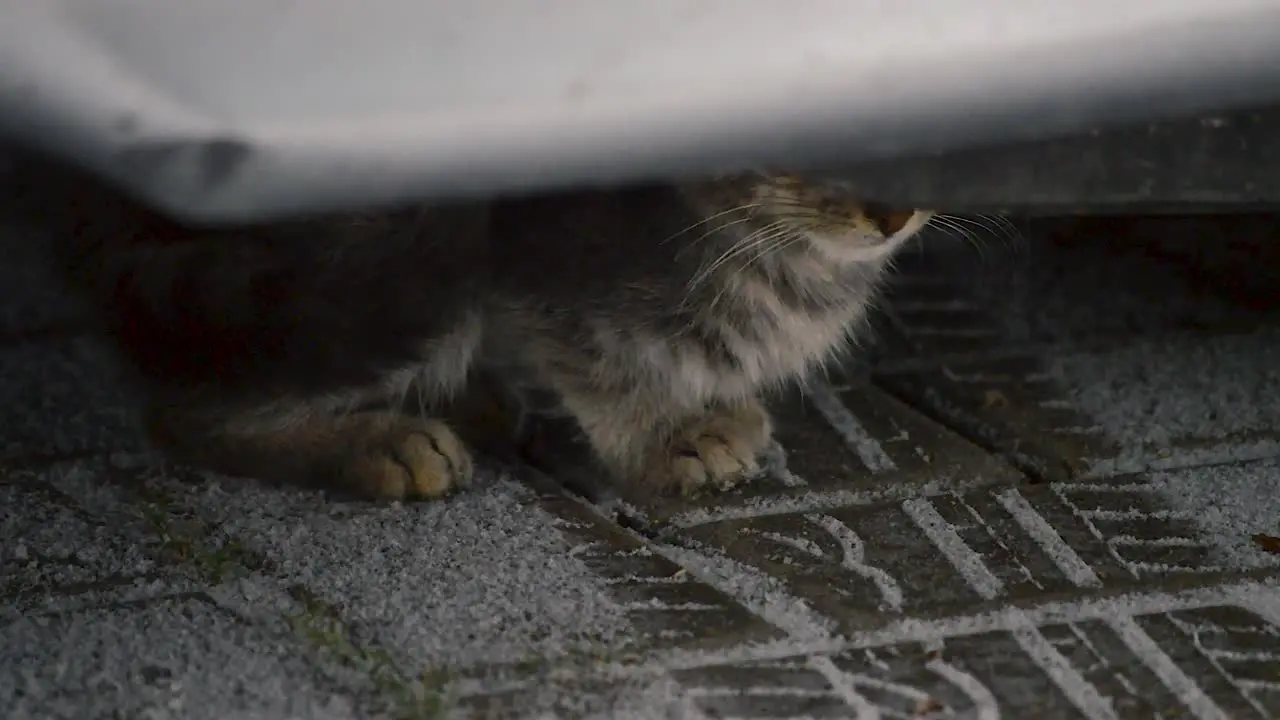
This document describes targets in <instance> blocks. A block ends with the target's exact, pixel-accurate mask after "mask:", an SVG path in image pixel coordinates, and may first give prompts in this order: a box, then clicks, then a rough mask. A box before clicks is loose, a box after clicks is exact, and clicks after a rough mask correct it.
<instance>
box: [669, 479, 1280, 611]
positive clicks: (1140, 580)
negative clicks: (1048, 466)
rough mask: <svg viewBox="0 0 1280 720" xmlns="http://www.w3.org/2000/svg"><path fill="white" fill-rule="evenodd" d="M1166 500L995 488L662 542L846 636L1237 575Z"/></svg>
mask: <svg viewBox="0 0 1280 720" xmlns="http://www.w3.org/2000/svg"><path fill="white" fill-rule="evenodd" d="M1165 500H1166V499H1165V497H1164V496H1163V495H1162V493H1161V488H1160V487H1159V486H1158V485H1156V484H1154V483H1151V482H1143V481H1140V480H1136V479H1134V478H1121V479H1116V480H1111V481H1102V482H1093V483H1054V484H1052V485H1037V486H1031V487H1010V486H1004V487H996V488H980V489H974V490H969V491H966V492H952V493H943V494H936V495H919V496H916V497H912V498H909V499H907V500H904V501H898V502H893V503H880V504H874V505H862V506H854V507H845V508H836V509H829V510H825V511H821V512H812V513H788V514H782V515H767V516H760V517H752V518H735V519H730V520H721V521H715V522H711V523H707V524H704V525H699V526H695V527H690V528H685V529H684V530H682V531H681V532H680V533H679V535H678V536H677V537H676V538H675V539H672V540H670V541H671V542H676V543H678V544H680V545H682V546H684V547H688V548H691V549H693V550H695V551H697V552H700V553H703V554H704V556H705V557H706V558H708V559H707V561H706V563H705V564H718V565H721V566H724V565H726V564H727V565H729V566H732V567H734V568H737V569H738V572H745V573H755V574H758V576H763V577H767V578H770V579H772V580H775V581H777V582H778V583H779V584H780V585H779V587H780V589H781V591H782V592H784V593H786V594H787V595H788V596H789V597H790V598H791V600H792V602H793V603H795V602H800V603H803V604H804V605H805V606H807V607H808V608H811V609H812V611H813V612H814V613H816V614H817V616H818V617H817V618H816V620H814V622H817V623H819V624H824V623H825V622H826V621H828V620H829V621H831V622H833V623H834V625H835V628H836V629H837V630H838V631H839V632H843V633H850V632H857V631H865V630H868V629H871V628H874V627H878V626H881V625H885V624H888V623H892V622H894V621H895V619H897V618H901V617H913V616H914V617H933V616H938V615H943V614H956V613H962V612H980V611H984V610H991V609H995V608H998V607H1002V606H1004V605H1006V604H1008V603H1009V602H1011V601H1014V602H1023V601H1026V600H1028V599H1036V598H1063V597H1090V596H1094V595H1100V594H1114V592H1116V591H1117V590H1118V589H1119V590H1124V589H1132V588H1139V587H1146V588H1154V587H1171V588H1180V587H1186V586H1188V585H1191V584H1207V583H1211V582H1216V581H1220V580H1221V579H1222V578H1223V577H1231V576H1232V574H1233V573H1236V572H1238V571H1239V570H1240V565H1239V564H1237V563H1235V562H1233V558H1230V557H1224V556H1223V554H1222V553H1221V552H1220V550H1219V545H1220V542H1219V540H1218V539H1217V538H1216V537H1212V536H1208V535H1207V534H1206V533H1205V532H1204V531H1203V529H1202V527H1201V525H1200V523H1199V522H1198V521H1197V519H1196V518H1195V517H1194V515H1192V514H1190V513H1186V512H1176V511H1171V510H1169V509H1168V507H1167V505H1166V504H1165ZM1246 537H1247V536H1246ZM1257 558H1258V562H1257V563H1256V564H1255V567H1270V568H1280V558H1276V557H1275V556H1271V555H1264V554H1263V553H1261V552H1259V553H1258V554H1257ZM685 562H686V564H690V565H691V566H694V567H697V565H695V564H694V563H695V562H696V561H694V560H693V559H690V558H686V560H685ZM721 580H722V582H723V580H724V579H723V578H721ZM730 587H732V585H730ZM747 602H749V600H747ZM761 612H762V614H766V613H767V610H761ZM780 624H784V623H780ZM784 625H785V624H784Z"/></svg>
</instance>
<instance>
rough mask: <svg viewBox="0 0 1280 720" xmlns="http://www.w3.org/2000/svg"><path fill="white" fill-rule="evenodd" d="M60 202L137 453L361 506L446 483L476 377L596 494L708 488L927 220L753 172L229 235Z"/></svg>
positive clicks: (462, 454)
mask: <svg viewBox="0 0 1280 720" xmlns="http://www.w3.org/2000/svg"><path fill="white" fill-rule="evenodd" d="M70 207H71V212H70V214H69V217H71V218H74V219H75V220H76V222H75V227H74V228H73V229H72V232H71V235H72V237H74V239H75V242H74V243H72V244H71V246H70V248H69V250H70V252H69V254H68V255H67V256H66V259H67V263H66V268H67V270H68V275H69V277H70V279H71V280H72V281H73V282H74V283H75V285H76V286H77V287H78V288H80V289H81V290H82V291H84V292H86V293H88V294H90V295H91V296H92V297H93V298H94V299H95V300H96V302H97V305H98V306H99V307H101V308H102V311H103V312H102V316H103V323H104V328H105V329H106V330H107V335H108V336H109V337H110V338H111V339H112V341H113V342H114V344H115V346H116V347H117V348H118V349H119V351H120V354H121V357H122V358H124V359H125V360H126V361H127V365H128V367H129V368H130V370H131V371H132V373H131V374H132V375H133V376H134V377H135V378H136V379H137V380H138V383H139V387H140V388H141V390H142V395H143V397H144V399H145V406H146V407H145V412H144V416H145V418H146V426H147V427H148V429H149V432H150V434H151V437H152V438H153V440H154V442H155V443H156V445H157V446H158V447H160V448H161V449H163V450H165V451H167V452H168V453H170V454H171V455H173V456H174V457H175V458H177V459H180V460H184V461H187V462H192V463H195V464H198V465H202V466H205V467H207V468H210V469H213V470H217V471H220V472H223V473H227V474H232V475H240V476H253V477H258V478H262V479H266V480H276V481H284V482H304V483H320V484H325V485H330V486H335V485H336V486H337V487H339V488H343V489H346V490H349V491H352V492H354V493H356V494H359V495H363V496H368V497H376V498H426V497H436V496H440V495H442V494H444V493H446V492H448V491H449V490H451V489H453V488H455V487H459V486H462V485H465V484H466V482H467V481H468V480H469V479H470V477H471V474H472V461H471V455H470V452H469V451H468V449H467V443H464V442H463V440H462V439H460V437H459V435H463V436H466V435H467V434H468V428H467V427H464V426H463V425H462V424H457V423H455V424H452V425H451V424H450V423H448V422H446V421H445V420H444V419H442V418H443V417H444V415H445V414H446V413H447V409H448V405H449V401H450V399H451V398H453V397H455V396H456V395H457V394H458V392H459V391H460V390H462V389H463V388H464V386H466V384H467V383H468V380H469V378H471V377H472V376H473V375H474V374H475V371H476V369H477V368H485V369H486V376H492V377H497V378H503V379H507V380H510V379H514V378H519V379H520V380H521V381H522V382H523V381H528V380H532V381H533V382H535V383H536V384H537V385H539V386H541V387H544V388H548V389H550V390H553V391H554V392H555V393H556V394H557V395H558V397H559V398H560V400H561V401H562V403H563V407H564V408H565V409H566V410H567V411H568V412H569V413H570V414H572V416H573V417H574V418H576V419H577V421H578V424H579V426H580V427H581V429H582V431H583V433H584V434H585V436H586V437H587V438H588V439H589V441H590V444H591V447H592V449H593V450H594V454H595V456H596V458H597V459H598V460H599V462H600V463H601V464H602V466H603V467H604V468H605V469H607V470H608V471H609V472H610V473H611V474H612V476H613V477H614V478H615V479H616V480H617V481H618V482H621V483H628V484H631V485H632V486H633V487H634V486H635V485H636V484H639V486H640V487H641V488H642V489H651V490H654V491H665V490H674V491H682V492H688V491H693V490H696V489H698V488H701V487H704V486H714V487H727V486H731V485H732V484H734V483H735V482H737V481H738V480H739V479H741V478H742V477H743V475H744V474H747V473H749V472H750V471H751V470H752V469H754V467H755V464H756V458H757V455H758V454H759V453H760V451H761V450H762V449H764V447H765V446H766V445H767V443H768V442H769V440H770V434H771V424H770V420H769V416H768V413H767V412H766V411H765V409H764V408H763V406H762V405H761V403H760V401H759V398H760V396H761V394H762V393H764V392H767V391H769V390H770V389H772V388H775V387H778V386H781V385H783V384H785V383H787V382H790V381H794V380H796V379H799V378H803V377H804V376H805V375H806V374H807V373H810V372H812V371H813V370H814V369H815V368H817V367H818V366H820V365H821V363H822V362H823V361H824V360H826V359H827V358H828V357H830V356H831V355H832V353H833V352H834V351H835V350H837V349H839V348H840V347H841V346H842V345H844V344H845V343H846V342H847V341H848V340H849V339H850V337H851V334H853V333H854V332H856V330H857V329H858V328H859V325H860V322H861V321H862V319H863V317H864V314H865V312H866V309H867V306H868V303H869V302H870V301H871V299H872V297H873V294H874V293H875V290H876V287H877V285H878V283H879V281H880V279H881V277H882V275H883V274H884V272H885V269H886V265H887V263H888V261H889V259H890V257H891V256H892V254H893V252H894V250H895V249H897V248H898V247H900V246H901V244H902V243H903V242H904V241H905V240H906V239H907V238H908V237H910V236H911V235H913V234H914V233H916V232H917V231H918V230H919V229H920V228H921V227H923V225H924V224H925V223H926V222H927V221H928V219H929V213H927V212H920V211H914V212H912V211H909V212H892V211H889V210H886V209H883V208H877V207H874V206H865V205H863V204H861V203H859V202H858V201H857V200H855V199H852V198H849V197H847V196H846V195H844V194H842V193H840V192H839V188H838V187H834V186H830V185H827V184H824V183H821V182H816V181H806V180H804V179H802V178H799V177H795V176H791V175H778V174H764V173H745V174H741V175H734V176H729V177H720V178H713V179H708V180H705V181H700V182H690V183H685V184H651V185H646V186H636V187H626V188H613V189H601V190H594V191H582V192H572V193H562V194H558V195H549V196H543V197H533V198H523V199H507V200H499V201H494V202H490V203H484V204H473V205H453V206H436V207H430V208H416V209H411V210H403V211H396V212H386V213H370V214H365V215H361V216H345V217H339V218H324V219H313V220H306V221H299V222H294V223H287V224H277V225H272V226H270V227H261V228H256V229H251V230H246V229H242V230H236V231H226V230H224V231H196V230H192V229H188V228H183V227H180V226H178V225H175V224H173V223H171V222H168V221H166V220H163V219H161V218H159V217H156V216H154V215H152V214H149V213H147V212H145V211H144V210H142V209H140V208H137V207H133V206H130V205H129V204H128V203H125V202H122V201H120V200H119V199H118V198H106V197H103V196H102V195H101V194H100V191H97V190H94V191H89V190H85V191H83V192H80V193H78V195H77V197H76V199H75V200H73V201H72V202H71V203H70ZM411 393H412V394H411ZM406 396H410V397H411V399H412V400H414V401H416V402H410V403H408V405H407V407H409V408H411V409H412V410H413V411H412V412H405V411H404V410H403V409H402V408H403V407H404V404H403V403H402V402H401V401H402V400H403V399H404V398H405V397H406ZM455 429H456V430H457V432H455Z"/></svg>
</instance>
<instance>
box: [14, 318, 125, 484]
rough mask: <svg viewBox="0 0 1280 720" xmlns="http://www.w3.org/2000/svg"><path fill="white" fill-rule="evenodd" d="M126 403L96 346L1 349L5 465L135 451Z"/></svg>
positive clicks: (74, 341) (73, 343)
mask: <svg viewBox="0 0 1280 720" xmlns="http://www.w3.org/2000/svg"><path fill="white" fill-rule="evenodd" d="M126 398H127V395H126V393H125V391H124V389H123V388H122V384H121V382H120V379H119V376H118V375H117V374H116V373H115V371H114V370H113V367H112V365H111V364H110V362H109V361H108V359H107V355H106V354H105V353H104V352H103V351H102V349H101V347H100V346H99V345H97V344H96V343H95V342H93V341H90V340H87V339H82V338H71V339H63V340H53V341H49V342H44V343H38V344H37V343H18V344H10V345H0V459H18V458H23V459H32V458H41V457H60V456H71V455H82V454H87V453H95V452H97V453H105V452H112V451H128V450H137V449H139V448H141V447H142V446H143V442H142V436H141V433H140V432H139V429H138V425H137V423H136V421H135V416H134V415H133V414H132V412H131V408H130V406H129V404H128V401H127V399H126Z"/></svg>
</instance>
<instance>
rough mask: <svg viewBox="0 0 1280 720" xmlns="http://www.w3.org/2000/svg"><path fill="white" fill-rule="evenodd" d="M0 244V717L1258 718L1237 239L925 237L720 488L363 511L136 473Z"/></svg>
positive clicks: (539, 492)
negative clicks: (683, 494) (833, 359)
mask: <svg viewBox="0 0 1280 720" xmlns="http://www.w3.org/2000/svg"><path fill="white" fill-rule="evenodd" d="M6 212H7V211H6ZM5 217H8V218H9V219H8V220H7V221H6V222H7V225H6V226H5V228H4V233H5V238H4V240H5V242H4V243H3V247H4V249H5V253H6V256H5V257H6V258H8V259H6V260H5V261H4V262H3V263H2V264H0V293H3V294H4V296H5V299H6V304H5V305H4V306H3V309H0V333H2V336H3V338H4V341H3V344H2V345H0V715H3V716H4V717H6V718H11V719H13V720H17V719H19V718H157V719H158V718H207V719H209V720H230V719H237V718H262V719H267V718H335V719H337V718H357V717H360V718H363V717H385V718H437V717H439V718H443V717H599V718H626V717H635V718H668V717H669V718H719V717H740V718H745V717H750V718H799V717H830V718H836V717H841V718H843V717H849V718H860V719H863V720H869V719H872V718H886V719H887V718H933V719H938V718H978V719H983V720H986V719H991V718H1045V719H1056V718H1090V719H1098V720H1101V719H1104V718H1123V719H1126V720H1127V719H1129V718H1134V719H1137V718H1175V717H1177V718H1198V719H1202V720H1210V719H1218V718H1274V717H1280V584H1277V580H1278V579H1280V539H1277V538H1278V537H1280V404H1277V402H1276V398H1277V397H1280V320H1278V319H1280V313H1277V309H1280V301H1277V300H1274V299H1271V298H1270V295H1272V294H1273V293H1271V292H1270V288H1271V287H1273V286H1274V282H1275V280H1274V279H1275V278H1277V277H1280V262H1276V260H1277V259H1280V258H1277V255H1278V254H1280V253H1277V252H1276V251H1275V250H1272V249H1271V246H1268V245H1266V244H1265V240H1266V239H1267V238H1263V237H1261V235H1265V234H1266V233H1268V232H1270V233H1271V237H1270V238H1269V239H1271V240H1277V239H1280V237H1276V233H1275V232H1274V231H1272V230H1270V229H1269V228H1267V227H1265V226H1261V227H1254V226H1252V225H1251V224H1250V221H1248V220H1241V221H1238V222H1236V223H1235V224H1234V225H1233V224H1231V223H1225V222H1214V223H1203V224H1195V225H1188V224H1185V223H1184V224H1177V223H1170V222H1168V221H1159V222H1153V223H1148V224H1145V225H1143V224H1138V225H1135V224H1132V223H1123V222H1093V223H1076V224H1068V223H1056V224H1040V225H1036V226H1030V227H1028V228H1025V229H1024V230H1023V233H1022V234H1023V237H1022V238H1020V239H1014V238H1010V237H1006V236H1005V235H1004V234H1002V233H1001V232H998V231H995V230H991V229H988V230H979V231H978V232H977V235H978V236H979V237H980V238H981V241H980V242H979V243H978V246H977V247H974V246H971V245H970V244H967V243H963V242H958V241H955V240H951V239H948V238H946V237H945V236H944V235H938V236H935V237H932V238H925V240H924V242H922V243H921V244H920V245H919V246H918V247H916V248H915V249H913V250H912V251H911V252H909V253H907V254H906V255H904V257H903V258H902V262H901V263H900V271H899V274H898V276H897V279H896V281H895V283H894V285H893V287H892V289H891V292H890V293H889V294H888V296H887V297H886V299H885V302H884V303H882V306H883V307H882V310H881V312H880V313H879V315H878V317H877V323H876V330H875V334H874V335H875V337H874V342H868V343H866V344H865V346H864V348H863V352H862V354H861V355H860V359H859V360H858V361H856V362H850V363H849V364H848V365H847V366H846V367H845V368H843V369H842V370H840V371H838V372H834V373H832V375H831V376H830V377H829V378H828V379H827V380H826V381H824V382H821V383H816V384H814V385H813V386H812V387H810V388H809V389H808V390H807V392H805V393H803V394H801V393H796V394H793V395H791V396H788V397H784V398H781V399H779V400H778V402H777V403H776V405H775V408H776V412H777V415H778V417H779V424H780V430H779V434H778V440H779V442H778V445H777V447H775V448H774V451H773V452H772V454H771V457H770V458H769V460H770V463H769V464H770V469H769V472H768V473H767V475H765V476H763V477H761V478H759V479H758V480H756V481H755V482H753V483H752V484H750V486H749V487H747V488H746V489H744V490H741V491H737V492H733V493H729V494H726V495H720V496H715V497H708V498H703V499H698V500H689V501H670V500H668V501H642V502H631V503H626V502H621V501H619V500H617V499H615V498H613V497H612V496H610V495H609V494H608V493H607V492H606V491H604V490H603V489H601V488H600V487H598V486H597V485H596V484H595V482H594V479H593V478H592V477H590V476H589V475H588V474H586V473H584V472H583V470H582V467H581V466H575V463H576V460H574V459H573V458H572V456H569V455H560V454H557V453H556V452H553V451H541V452H539V451H536V450H535V452H533V454H531V456H530V461H529V462H530V464H525V465H519V466H513V465H505V466H504V465H500V464H498V463H493V464H492V467H491V468H490V469H489V470H488V471H486V474H485V477H484V479H483V480H482V481H481V482H480V483H479V484H478V487H476V488H474V489H472V490H470V491H468V492H466V493H464V494H462V495H459V496H457V497H455V498H452V499H449V500H448V501H445V502H441V503H435V504H408V505H403V504H397V505H376V504H368V503H353V502H345V501H338V500H334V499H330V498H327V497H325V496H323V495H320V494H317V493H311V492H302V491H286V490H275V489H268V488H264V487H261V486H258V485H256V484H254V483H252V482H248V481H242V480H233V479H227V478H219V477H210V476H205V475H201V474H199V473H196V472H193V471H190V470H188V469H185V468H181V467H175V466H167V465H165V464H163V463H160V462H158V461H157V460H155V459H154V458H152V457H150V456H148V455H147V454H146V453H145V448H144V446H143V445H142V443H141V441H140V439H139V437H138V435H137V432H136V429H135V428H134V426H133V423H132V421H131V419H130V414H129V412H128V410H127V399H126V398H125V397H124V396H123V394H122V390H121V388H120V385H119V383H118V382H116V381H115V380H114V379H113V375H112V373H111V371H110V370H109V369H108V368H107V366H106V365H105V363H104V362H103V360H102V357H101V355H100V353H98V352H97V351H96V350H95V348H94V347H93V345H92V344H91V343H89V342H87V341H86V339H85V337H84V336H83V334H82V330H83V324H82V323H81V322H80V317H81V316H80V315H79V313H78V311H77V310H76V308H74V307H72V306H70V305H68V304H67V303H66V302H65V300H64V299H63V298H62V297H61V296H60V295H59V294H58V293H57V292H56V289H55V288H54V287H53V286H51V285H50V284H49V283H48V282H47V281H46V280H45V279H44V278H43V275H42V273H41V272H40V270H39V262H38V257H37V255H38V252H37V251H38V248H39V246H40V243H41V242H42V240H43V238H42V237H41V233H42V232H43V231H42V229H41V228H39V227H36V226H33V225H30V224H23V223H21V222H20V221H18V220H17V219H16V216H15V215H14V213H11V212H9V213H8V214H7V215H6V216H5ZM1277 247H1280V246H1277ZM1268 260H1269V261H1270V262H1269V264H1268ZM1267 267H1270V268H1272V270H1271V274H1270V275H1267V273H1266V271H1265V268H1267ZM548 427H549V428H551V430H549V431H548V432H549V433H551V435H552V436H554V431H555V425H554V423H550V422H549V423H548ZM546 447H552V448H554V443H553V444H552V445H549V446H546ZM566 486H568V487H569V488H571V490H570V489H566Z"/></svg>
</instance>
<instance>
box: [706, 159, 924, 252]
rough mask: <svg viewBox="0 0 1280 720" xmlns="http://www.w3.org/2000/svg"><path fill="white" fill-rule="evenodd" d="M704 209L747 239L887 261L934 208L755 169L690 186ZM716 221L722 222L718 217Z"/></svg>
mask: <svg viewBox="0 0 1280 720" xmlns="http://www.w3.org/2000/svg"><path fill="white" fill-rule="evenodd" d="M684 191H685V193H686V195H687V196H688V197H689V198H690V199H691V200H692V201H693V203H694V205H695V206H696V207H697V208H698V210H699V211H700V213H705V214H706V217H708V218H722V219H723V222H719V223H716V224H718V225H720V226H722V227H724V228H725V229H726V230H732V231H733V232H734V234H735V235H737V236H739V237H741V238H743V239H744V241H747V240H748V239H749V240H750V241H752V242H762V241H764V239H766V238H767V239H768V240H767V241H768V242H769V243H776V244H777V247H779V249H781V248H782V247H783V243H782V241H783V240H786V241H788V242H787V243H786V247H789V248H795V247H797V246H798V245H799V244H800V243H804V245H805V246H806V247H808V248H812V249H814V250H817V251H818V252H820V253H821V254H823V255H825V256H827V257H829V258H830V259H831V260H833V261H836V262H866V261H870V260H877V259H881V258H883V257H885V256H887V255H889V254H890V253H892V252H893V250H895V249H897V248H898V247H899V246H901V245H902V243H903V242H905V241H906V240H907V239H909V238H910V237H912V236H913V235H915V234H916V233H918V232H919V231H920V230H921V229H922V228H923V227H924V226H925V225H926V224H927V223H928V222H929V219H930V218H931V217H932V216H933V211H930V210H919V209H909V210H900V209H897V208H891V207H887V206H883V205H877V204H875V203H866V202H861V201H859V200H858V199H857V198H856V197H854V196H852V195H851V194H850V192H849V191H848V190H847V189H844V188H842V187H841V185H840V183H839V182H838V181H832V180H826V179H823V178H806V177H803V176H800V175H792V174H782V173H765V172H750V173H742V174H737V175H729V176H722V177H719V178H715V179H712V180H707V181H702V182H698V183H693V184H690V185H687V186H685V188H684ZM712 222H716V221H714V220H713V221H712Z"/></svg>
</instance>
